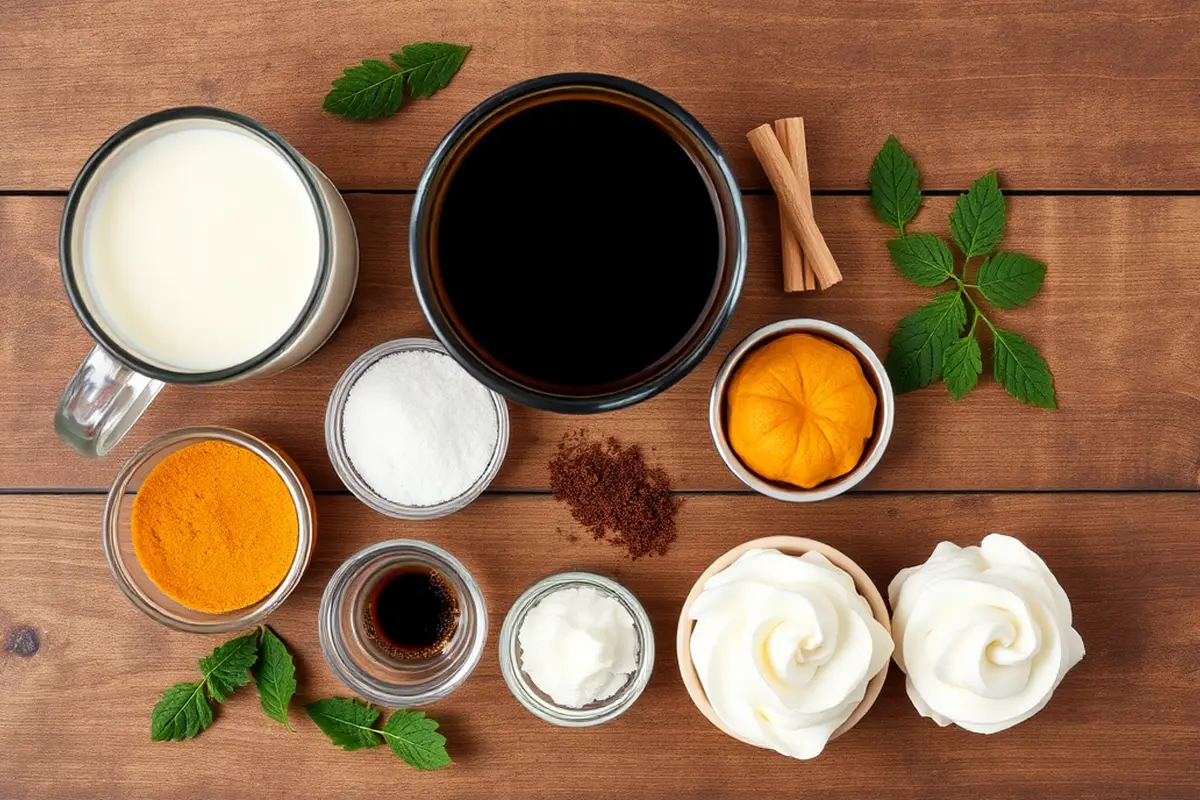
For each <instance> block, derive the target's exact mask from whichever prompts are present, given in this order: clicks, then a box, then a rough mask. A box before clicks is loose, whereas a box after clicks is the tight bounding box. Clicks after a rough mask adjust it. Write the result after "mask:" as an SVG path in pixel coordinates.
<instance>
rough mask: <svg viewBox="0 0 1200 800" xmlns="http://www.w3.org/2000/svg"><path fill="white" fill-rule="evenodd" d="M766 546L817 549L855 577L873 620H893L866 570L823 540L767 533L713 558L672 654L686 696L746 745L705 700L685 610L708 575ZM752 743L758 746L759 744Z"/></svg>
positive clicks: (872, 695)
mask: <svg viewBox="0 0 1200 800" xmlns="http://www.w3.org/2000/svg"><path fill="white" fill-rule="evenodd" d="M768 549H775V550H779V551H780V552H782V553H787V554H788V555H792V556H802V555H804V554H805V553H807V552H809V551H816V552H818V553H820V554H821V555H823V556H825V557H826V558H828V559H829V560H830V561H831V562H832V563H833V564H834V565H836V566H838V567H841V568H842V569H844V570H845V571H846V572H847V574H849V575H850V577H851V578H853V579H854V585H855V586H856V587H858V593H859V594H861V595H862V596H863V597H864V598H865V599H866V601H867V604H868V605H870V606H871V613H872V614H874V615H875V619H876V620H878V621H879V624H880V625H882V626H883V627H884V628H885V629H886V630H887V632H888V633H889V634H890V633H891V632H892V621H891V617H890V616H888V610H887V606H886V605H885V604H884V602H883V596H882V595H880V594H879V590H878V589H877V588H875V584H874V583H873V582H872V581H871V579H870V578H869V577H867V573H865V572H863V571H862V568H861V567H859V566H858V564H855V563H854V562H853V561H852V560H851V559H850V558H849V557H847V556H846V555H845V554H843V553H842V552H841V551H840V550H835V549H834V548H832V547H830V546H829V545H827V544H823V543H822V542H818V541H814V540H813V539H804V538H801V537H799V536H768V537H766V538H764V539H755V540H753V541H750V542H746V543H745V544H741V545H738V546H737V547H735V548H733V549H732V550H730V551H729V552H727V553H726V554H725V555H723V556H721V557H720V558H718V559H717V560H716V561H714V562H713V563H712V565H711V566H709V568H708V569H706V570H704V572H703V574H701V575H700V578H699V579H698V580H697V581H696V583H695V585H694V586H692V590H691V591H690V592H688V596H687V600H685V601H684V602H683V610H682V611H681V612H680V614H679V628H678V631H677V632H676V635H675V654H676V657H677V658H678V660H679V672H680V674H681V675H682V676H683V685H684V686H686V687H687V690H688V695H689V696H690V697H691V698H692V702H693V703H695V704H696V708H698V709H700V713H701V714H703V715H704V716H706V717H708V721H709V722H711V723H712V724H713V725H716V726H717V727H718V728H720V729H721V730H722V731H723V732H724V733H725V734H727V735H728V736H732V737H733V738H734V739H737V740H738V741H740V742H746V744H754V743H753V742H748V741H746V740H745V739H743V738H742V737H741V736H738V735H737V734H736V733H734V732H733V731H731V730H730V729H729V728H728V727H726V725H725V723H723V722H722V721H721V720H720V718H719V717H718V716H717V712H716V711H714V710H713V707H712V703H710V702H709V701H708V696H707V695H706V694H705V693H704V687H703V686H702V685H701V683H700V676H699V675H698V674H697V673H696V666H695V665H694V664H693V663H692V649H691V639H692V627H693V626H694V625H695V623H694V622H693V621H692V620H690V619H688V611H689V610H690V609H691V607H692V603H694V602H696V598H697V597H699V596H700V592H701V591H703V589H704V584H705V583H707V582H708V579H709V578H711V577H712V576H713V575H716V574H717V573H718V572H720V571H721V570H723V569H725V568H726V567H728V566H729V565H730V564H732V563H733V562H734V561H736V560H737V559H738V558H740V557H741V555H742V554H743V553H745V552H746V551H747V550H768ZM891 663H892V660H891V659H890V658H889V659H888V660H887V663H885V664H884V665H883V669H881V670H880V671H879V674H878V675H876V676H875V677H874V678H872V679H871V681H870V683H868V684H867V693H866V694H865V695H864V696H863V699H862V702H860V703H859V704H858V706H857V707H856V708H855V709H854V712H853V713H851V714H850V717H849V719H847V720H846V721H845V722H844V723H842V725H841V727H839V728H838V729H837V730H836V731H834V732H833V735H832V736H830V737H829V739H830V741H833V740H834V739H836V738H837V737H839V736H841V735H842V734H843V733H845V732H846V731H848V730H850V729H851V728H853V727H854V726H855V725H857V724H858V721H859V720H860V719H862V718H863V717H864V716H865V715H866V713H867V711H869V710H870V708H871V706H872V705H874V704H875V700H876V698H878V697H879V692H880V690H881V689H883V682H884V681H885V680H886V679H887V672H888V667H890V666H891ZM755 746H756V747H757V746H758V745H755Z"/></svg>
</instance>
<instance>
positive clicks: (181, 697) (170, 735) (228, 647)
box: [150, 631, 258, 742]
mask: <svg viewBox="0 0 1200 800" xmlns="http://www.w3.org/2000/svg"><path fill="white" fill-rule="evenodd" d="M257 660H258V631H255V632H253V633H248V634H246V635H245V636H239V637H238V638H236V639H231V640H229V641H228V642H226V643H225V644H223V645H221V646H219V647H217V648H216V649H215V650H213V651H212V653H210V654H209V655H207V656H205V657H204V658H202V659H200V680H199V682H197V683H177V684H175V685H174V686H172V687H171V688H170V689H167V690H166V691H165V692H163V693H162V699H161V700H159V701H158V703H157V704H155V706H154V710H153V711H151V712H150V739H151V740H152V741H155V742H163V741H181V740H183V739H191V738H194V737H195V736H197V735H198V734H199V733H200V732H201V731H203V730H205V729H206V728H208V726H209V725H212V722H213V712H212V706H211V705H210V704H209V701H210V699H211V700H212V701H215V702H217V703H224V702H225V701H226V700H228V699H229V696H230V695H231V694H233V693H234V691H235V690H236V689H238V688H239V687H242V686H245V685H246V684H247V683H249V681H250V674H249V670H250V667H252V666H253V665H254V662H255V661H257Z"/></svg>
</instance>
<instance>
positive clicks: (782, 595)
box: [688, 550, 892, 759]
mask: <svg viewBox="0 0 1200 800" xmlns="http://www.w3.org/2000/svg"><path fill="white" fill-rule="evenodd" d="M688 616H689V617H690V618H691V619H692V620H694V621H695V627H694V629H693V630H692V633H691V640H690V651H691V657H692V661H693V663H694V665H695V668H696V673H697V675H698V676H699V678H700V683H701V685H702V686H703V687H704V692H705V694H706V695H707V697H708V701H709V702H710V703H711V704H712V707H713V710H714V712H715V713H716V715H717V716H718V717H719V718H720V720H721V721H722V722H723V723H724V724H725V726H726V727H728V729H729V730H730V731H731V732H732V733H734V734H735V735H736V736H738V737H740V738H741V739H744V740H745V741H747V742H749V743H751V744H755V745H758V746H759V747H767V748H772V749H774V750H777V751H778V752H780V753H783V754H784V755H788V756H792V757H793V758H800V759H808V758H813V757H814V756H817V755H819V754H820V753H821V751H822V750H823V749H824V748H825V744H826V742H828V741H829V739H830V737H831V736H832V735H833V734H834V732H835V731H836V730H837V729H838V728H839V727H840V726H841V725H842V724H843V723H845V722H846V721H847V720H848V719H849V718H850V716H851V714H852V713H853V712H854V709H855V708H856V707H857V706H858V704H859V703H860V702H861V701H862V700H863V697H864V696H865V695H866V692H867V684H868V683H869V682H870V681H871V679H872V678H873V677H875V676H876V675H877V674H878V673H879V672H880V671H881V670H883V669H884V668H886V666H887V663H888V658H889V657H890V655H891V651H892V642H891V639H890V637H889V635H888V631H887V628H885V627H884V626H883V625H881V624H880V623H879V621H878V620H876V619H875V617H874V616H873V614H872V612H871V607H870V605H869V604H868V603H867V601H866V599H864V598H863V597H862V595H860V594H859V593H858V589H857V588H856V587H855V585H854V580H853V579H852V578H851V577H850V575H849V574H847V573H846V572H845V570H843V569H841V568H840V567H837V566H835V565H834V564H833V563H831V562H830V561H829V559H827V558H826V557H825V556H824V555H821V554H820V553H817V552H808V553H805V554H804V555H802V556H799V557H797V556H790V555H786V554H784V553H781V552H780V551H778V550H749V551H747V552H746V553H744V554H743V555H742V556H741V557H740V558H738V559H737V561H735V562H733V563H732V564H730V565H729V566H728V567H727V568H725V569H724V570H722V571H721V572H719V573H717V574H716V575H714V576H713V577H711V578H709V579H708V581H707V582H706V583H705V584H704V588H703V591H702V592H701V593H700V595H699V596H698V597H697V598H696V600H695V602H694V603H693V604H692V606H691V608H690V609H689V612H688Z"/></svg>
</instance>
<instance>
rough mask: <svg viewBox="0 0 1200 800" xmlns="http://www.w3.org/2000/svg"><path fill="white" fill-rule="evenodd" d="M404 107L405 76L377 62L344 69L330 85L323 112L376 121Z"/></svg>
mask: <svg viewBox="0 0 1200 800" xmlns="http://www.w3.org/2000/svg"><path fill="white" fill-rule="evenodd" d="M403 104H404V74H403V73H401V72H397V71H396V70H394V69H392V68H391V67H389V66H388V65H387V64H385V63H383V62H382V61H378V60H376V59H366V60H364V61H363V62H362V64H361V65H360V66H356V67H346V69H345V71H344V72H343V73H342V77H340V78H336V79H335V80H334V81H333V89H332V90H331V91H330V92H329V94H327V95H325V102H324V103H323V104H322V108H324V109H325V110H326V111H328V112H330V113H333V114H337V115H338V116H341V117H345V118H346V119H375V118H376V117H382V116H384V115H385V114H395V113H396V112H397V111H399V110H400V106H401V105H403Z"/></svg>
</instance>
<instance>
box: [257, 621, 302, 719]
mask: <svg viewBox="0 0 1200 800" xmlns="http://www.w3.org/2000/svg"><path fill="white" fill-rule="evenodd" d="M253 674H254V685H255V686H257V687H258V699H259V702H260V703H261V704H262V710H263V713H264V714H266V715H267V716H268V717H270V718H271V719H273V720H275V721H276V722H278V723H281V724H282V725H283V726H284V727H285V728H287V729H288V730H289V731H294V730H295V728H293V727H292V724H291V723H290V722H288V717H287V712H288V705H289V704H290V703H291V701H292V696H293V695H295V694H296V663H295V662H294V661H293V660H292V654H291V653H289V652H288V649H287V645H285V644H284V643H283V640H282V639H280V638H279V637H278V636H277V635H276V634H275V631H273V630H271V629H270V628H267V627H265V626H264V627H263V629H262V641H261V642H260V643H259V646H258V663H257V664H255V665H254V669H253Z"/></svg>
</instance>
